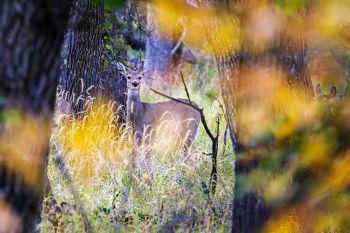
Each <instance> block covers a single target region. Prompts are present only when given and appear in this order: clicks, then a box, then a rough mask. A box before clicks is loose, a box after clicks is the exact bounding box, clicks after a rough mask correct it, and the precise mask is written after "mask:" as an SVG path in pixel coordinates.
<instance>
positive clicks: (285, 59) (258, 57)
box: [204, 0, 313, 233]
mask: <svg viewBox="0 0 350 233" xmlns="http://www.w3.org/2000/svg"><path fill="white" fill-rule="evenodd" d="M238 2H240V1H238ZM238 2H236V1H232V2H231V3H230V2H218V1H216V0H208V1H205V3H204V5H205V6H206V7H217V8H221V10H222V9H224V8H223V7H225V9H227V8H229V7H230V4H242V5H243V8H244V4H245V3H244V2H240V3H238ZM248 8H249V7H248ZM243 12H244V11H243ZM244 17H245V16H240V15H238V20H241V21H242V22H243V21H244ZM242 22H240V23H241V24H243V23H242ZM211 23H212V25H210V26H209V27H208V28H209V29H210V31H209V32H208V40H209V43H210V45H211V46H212V49H213V51H214V54H216V56H215V59H216V62H217V67H218V71H219V78H220V86H221V93H222V97H223V100H224V105H225V111H226V119H227V123H228V127H229V130H230V137H231V141H232V145H233V150H234V152H235V153H239V152H242V151H244V150H245V149H246V147H249V145H244V144H243V143H242V142H241V141H240V139H239V136H238V135H239V131H240V130H242V129H240V127H239V126H240V124H239V121H240V119H239V117H238V116H239V114H236V111H239V103H241V102H242V99H240V97H239V96H240V81H241V80H240V79H241V78H242V77H243V76H244V72H246V69H247V68H248V69H254V67H258V66H259V65H265V66H266V65H267V66H269V67H275V69H276V71H277V70H283V71H284V73H285V74H287V76H288V83H289V84H290V85H293V86H298V87H299V88H300V89H302V90H304V92H305V93H307V94H308V95H309V96H310V97H311V96H313V88H312V84H311V79H310V75H309V73H308V69H307V58H306V41H305V39H303V37H302V36H299V35H298V36H295V35H294V34H288V33H287V32H283V33H281V34H277V36H276V37H275V38H274V41H273V42H272V43H271V45H270V46H268V47H266V48H265V49H264V51H262V52H260V53H254V52H252V51H250V49H251V45H250V44H249V43H251V42H249V37H250V35H245V36H244V38H245V41H242V44H241V45H240V46H239V47H238V48H237V47H235V45H232V47H228V46H230V45H227V43H226V47H223V44H225V41H220V39H221V38H219V37H217V36H216V33H215V28H216V27H217V25H215V24H216V22H215V21H214V22H211ZM233 27H234V25H233ZM242 33H244V32H242ZM247 38H248V39H247ZM251 39H252V40H253V41H254V38H251ZM286 83H287V82H286ZM253 84H254V83H252V85H253ZM240 156H241V157H240ZM242 156H243V157H244V153H242V154H238V156H237V160H236V165H235V174H236V185H235V195H234V200H233V211H232V232H234V233H244V232H247V233H248V232H249V233H250V232H259V231H260V230H261V227H262V226H263V225H264V224H265V223H266V221H267V220H268V219H269V217H270V215H271V213H272V212H273V210H272V208H271V207H270V206H269V205H268V204H266V203H265V202H264V200H263V198H262V197H261V196H260V195H259V194H258V193H257V192H256V191H255V190H252V191H250V192H246V191H244V188H243V187H244V185H243V184H242V183H240V181H241V180H244V179H240V178H241V177H242V178H244V177H246V175H247V174H248V173H249V172H250V171H251V170H252V169H254V168H255V167H256V166H257V164H258V163H259V161H257V160H252V161H251V162H250V163H248V164H247V163H246V162H245V160H244V158H242Z"/></svg>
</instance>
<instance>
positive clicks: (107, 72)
mask: <svg viewBox="0 0 350 233" xmlns="http://www.w3.org/2000/svg"><path fill="white" fill-rule="evenodd" d="M128 14H129V12H126V13H125V11H121V10H113V11H106V12H105V16H106V23H107V24H109V25H111V27H106V28H105V30H104V38H103V45H104V46H103V51H102V66H101V73H100V74H101V75H100V76H101V77H100V78H101V88H102V90H103V98H104V99H107V100H112V101H114V102H115V103H116V105H115V107H116V108H117V109H115V110H116V111H118V117H119V118H118V122H119V123H125V120H126V111H125V109H126V108H125V106H126V99H127V94H126V93H127V87H126V78H125V77H124V76H123V75H122V74H121V73H120V72H119V70H118V69H117V62H123V61H126V60H127V50H126V44H125V41H124V38H125V37H123V28H121V26H120V25H118V24H117V23H116V22H118V20H126V19H125V18H126V17H128V16H126V15H128ZM120 41H123V43H120Z"/></svg>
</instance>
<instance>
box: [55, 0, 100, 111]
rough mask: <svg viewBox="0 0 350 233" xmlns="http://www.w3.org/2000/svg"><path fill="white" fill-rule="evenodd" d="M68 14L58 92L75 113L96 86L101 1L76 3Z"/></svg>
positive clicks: (83, 104)
mask: <svg viewBox="0 0 350 233" xmlns="http://www.w3.org/2000/svg"><path fill="white" fill-rule="evenodd" d="M70 14H71V16H70V21H69V27H68V29H67V33H66V36H65V42H64V48H63V51H62V54H63V58H64V61H63V65H62V73H61V77H60V85H59V89H60V90H59V91H60V94H61V95H63V96H64V97H65V99H66V100H67V101H68V102H69V103H70V107H71V110H72V112H73V113H74V114H79V113H82V112H83V111H84V107H85V104H86V101H87V100H88V99H91V98H95V97H96V95H97V90H98V88H99V85H100V83H99V82H100V79H99V67H100V61H101V52H102V25H103V20H104V17H103V2H102V0H99V1H94V0H76V1H75V2H74V5H73V7H72V9H71V13H70Z"/></svg>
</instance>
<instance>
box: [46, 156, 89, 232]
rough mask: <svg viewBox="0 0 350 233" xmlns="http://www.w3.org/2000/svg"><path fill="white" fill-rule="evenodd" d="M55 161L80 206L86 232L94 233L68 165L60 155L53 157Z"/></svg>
mask: <svg viewBox="0 0 350 233" xmlns="http://www.w3.org/2000/svg"><path fill="white" fill-rule="evenodd" d="M53 161H54V163H55V165H56V167H57V168H58V170H59V171H60V172H61V174H62V176H63V179H64V180H65V181H66V183H67V184H68V186H69V188H70V191H71V193H72V195H73V199H74V201H75V203H76V205H77V206H78V210H79V213H80V215H81V218H82V220H83V224H84V229H85V232H86V233H93V232H94V231H93V229H92V226H91V224H90V222H89V219H88V217H87V214H86V210H85V208H84V205H83V204H82V202H81V201H80V198H79V194H78V191H77V189H76V187H75V186H74V183H73V179H72V177H71V176H70V175H69V172H68V169H67V166H66V164H65V163H64V160H63V158H62V156H60V155H57V156H55V157H54V158H53Z"/></svg>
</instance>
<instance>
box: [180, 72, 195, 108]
mask: <svg viewBox="0 0 350 233" xmlns="http://www.w3.org/2000/svg"><path fill="white" fill-rule="evenodd" d="M180 76H181V80H182V83H183V85H184V87H185V91H186V95H187V99H188V101H190V104H192V103H191V98H190V94H189V92H188V89H187V85H186V83H185V79H184V75H183V74H182V71H180Z"/></svg>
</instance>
